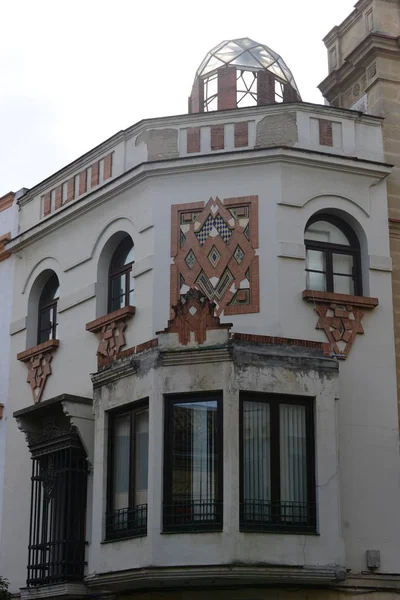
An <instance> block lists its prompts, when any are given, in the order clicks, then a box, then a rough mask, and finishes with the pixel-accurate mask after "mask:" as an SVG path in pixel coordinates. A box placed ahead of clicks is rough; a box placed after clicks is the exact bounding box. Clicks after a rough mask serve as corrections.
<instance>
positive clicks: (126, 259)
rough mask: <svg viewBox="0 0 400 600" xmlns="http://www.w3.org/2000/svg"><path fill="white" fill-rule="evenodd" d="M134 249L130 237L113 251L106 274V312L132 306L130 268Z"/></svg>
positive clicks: (132, 262) (133, 257)
mask: <svg viewBox="0 0 400 600" xmlns="http://www.w3.org/2000/svg"><path fill="white" fill-rule="evenodd" d="M134 262H135V248H134V245H133V242H132V239H131V238H130V237H126V238H125V239H124V240H123V241H122V242H121V243H120V244H119V245H118V246H117V249H116V250H115V252H114V254H113V256H112V259H111V263H110V270H109V274H108V312H113V311H114V310H118V309H119V308H123V307H124V306H129V305H131V306H132V305H133V290H134V285H133V277H132V266H133V264H134Z"/></svg>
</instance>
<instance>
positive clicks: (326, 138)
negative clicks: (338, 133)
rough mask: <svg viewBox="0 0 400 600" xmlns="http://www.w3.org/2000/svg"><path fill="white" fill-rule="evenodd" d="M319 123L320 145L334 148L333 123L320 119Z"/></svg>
mask: <svg viewBox="0 0 400 600" xmlns="http://www.w3.org/2000/svg"><path fill="white" fill-rule="evenodd" d="M318 121H319V143H320V145H321V146H333V132H332V121H328V120H327V119H318Z"/></svg>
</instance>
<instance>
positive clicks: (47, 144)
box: [0, 0, 355, 196]
mask: <svg viewBox="0 0 400 600" xmlns="http://www.w3.org/2000/svg"><path fill="white" fill-rule="evenodd" d="M354 3H355V0H335V1H334V2H328V0H301V1H300V0H280V1H279V0H248V1H247V2H244V1H243V0H240V1H237V0H229V1H228V0H224V1H222V0H201V1H197V2H191V1H189V0H186V1H185V0H169V1H165V0H164V1H160V0H151V1H149V0H147V1H146V0H112V1H110V0H12V1H11V2H5V1H4V2H3V3H2V7H1V33H0V142H1V143H0V196H1V195H3V194H4V193H6V192H8V191H10V190H13V191H16V190H18V189H20V188H21V187H28V188H29V187H32V186H33V185H35V184H36V183H38V182H39V181H41V180H42V179H44V178H45V177H47V176H49V175H51V174H52V173H53V172H54V171H56V170H58V169H60V168H61V167H63V166H64V165H66V164H68V163H69V162H71V161H72V160H74V159H75V158H78V157H79V156H80V155H81V154H83V153H84V152H87V151H88V150H90V149H91V148H92V147H93V146H96V145H97V144H99V143H101V142H102V141H103V140H105V139H106V138H108V137H110V136H111V135H113V134H114V133H116V132H118V131H119V130H121V129H124V128H126V127H129V126H130V125H132V124H134V123H136V122H137V121H140V120H141V119H144V118H147V117H157V116H166V115H172V114H181V113H185V112H187V97H188V95H189V92H190V89H191V86H192V81H193V77H194V74H195V71H196V69H197V67H198V65H199V64H200V62H201V61H202V59H203V58H204V56H205V54H206V53H207V51H208V50H209V49H210V48H212V47H213V46H215V45H216V44H218V43H219V42H220V41H222V40H224V39H230V38H235V37H250V38H252V39H254V40H256V41H258V42H262V43H264V44H267V45H268V46H270V47H271V48H272V49H273V50H275V51H276V52H278V53H279V54H281V56H282V57H283V59H284V60H285V62H286V63H287V65H288V66H289V68H290V69H291V70H292V72H293V75H294V77H295V79H296V81H297V85H298V87H299V89H300V93H301V95H302V98H303V100H305V101H309V102H322V98H321V95H320V93H319V91H318V90H317V85H318V83H320V81H322V79H323V78H324V77H325V76H326V74H327V59H326V52H325V47H324V45H323V43H322V41H321V40H322V38H323V37H324V35H326V33H328V31H329V30H330V29H331V28H332V27H333V26H334V25H337V24H339V23H340V22H341V21H342V20H343V19H344V18H345V17H346V16H347V15H348V14H349V13H350V12H351V10H352V9H353V5H354Z"/></svg>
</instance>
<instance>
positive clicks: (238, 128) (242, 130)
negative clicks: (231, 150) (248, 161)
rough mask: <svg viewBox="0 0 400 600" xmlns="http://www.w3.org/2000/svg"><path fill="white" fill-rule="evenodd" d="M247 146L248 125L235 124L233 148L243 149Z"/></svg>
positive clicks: (244, 122) (243, 123)
mask: <svg viewBox="0 0 400 600" xmlns="http://www.w3.org/2000/svg"><path fill="white" fill-rule="evenodd" d="M248 145H249V123H248V121H243V122H242V123H235V148H244V147H246V146H248Z"/></svg>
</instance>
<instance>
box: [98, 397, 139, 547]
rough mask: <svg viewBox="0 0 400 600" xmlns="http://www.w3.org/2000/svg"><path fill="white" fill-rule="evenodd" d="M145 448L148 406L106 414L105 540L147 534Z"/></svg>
mask: <svg viewBox="0 0 400 600" xmlns="http://www.w3.org/2000/svg"><path fill="white" fill-rule="evenodd" d="M148 447H149V408H148V402H139V403H137V402H136V403H135V404H133V405H132V406H131V407H129V408H125V409H124V410H122V411H121V410H118V411H116V412H113V413H110V416H109V460H108V510H107V519H106V520H107V524H106V537H107V539H115V538H121V537H132V536H135V535H146V533H147V477H148Z"/></svg>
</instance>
